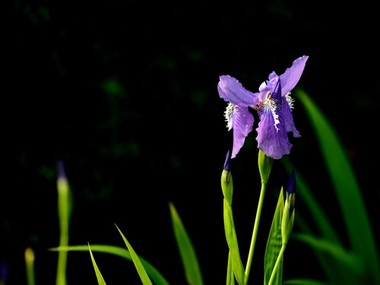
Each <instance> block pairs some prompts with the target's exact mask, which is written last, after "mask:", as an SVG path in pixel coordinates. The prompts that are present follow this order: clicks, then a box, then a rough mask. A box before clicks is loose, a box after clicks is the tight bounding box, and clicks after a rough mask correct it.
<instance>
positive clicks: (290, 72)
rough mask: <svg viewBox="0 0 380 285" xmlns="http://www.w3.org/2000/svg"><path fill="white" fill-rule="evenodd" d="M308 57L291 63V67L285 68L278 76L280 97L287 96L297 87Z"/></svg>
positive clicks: (302, 57) (305, 56)
mask: <svg viewBox="0 0 380 285" xmlns="http://www.w3.org/2000/svg"><path fill="white" fill-rule="evenodd" d="M308 58H309V56H307V55H304V56H301V57H299V58H297V59H296V60H294V61H293V64H292V66H291V67H289V68H287V69H286V70H285V72H284V73H283V74H282V75H280V80H281V84H282V96H285V95H286V94H288V92H290V91H292V90H293V88H294V87H295V86H296V85H297V83H298V81H299V80H300V78H301V75H302V73H303V70H304V68H305V64H306V61H307V60H308Z"/></svg>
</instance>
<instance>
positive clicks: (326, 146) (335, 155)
mask: <svg viewBox="0 0 380 285" xmlns="http://www.w3.org/2000/svg"><path fill="white" fill-rule="evenodd" d="M296 96H297V97H298V98H299V99H300V101H301V102H302V104H303V105H304V107H305V109H306V111H307V112H306V113H307V114H308V115H309V119H310V121H311V124H312V126H313V127H314V130H315V133H316V136H317V139H318V141H319V145H320V149H321V152H322V155H323V158H324V160H325V163H326V166H327V170H328V173H329V175H330V178H331V181H332V183H333V185H334V190H335V193H336V195H337V200H338V203H339V206H340V209H341V211H342V216H343V219H344V222H345V226H346V229H347V233H348V239H349V241H350V244H351V247H352V250H353V251H354V253H355V254H356V255H358V256H360V258H361V259H362V261H363V262H364V263H365V266H364V267H363V268H366V270H367V271H368V272H370V275H372V276H371V278H372V279H373V281H375V282H376V284H380V262H379V259H378V250H377V248H376V242H375V240H374V234H373V231H372V228H371V225H370V219H369V217H368V214H367V211H366V208H365V204H364V201H363V198H362V196H361V193H360V189H359V185H358V182H357V180H356V176H355V173H354V171H353V169H352V167H351V164H350V161H349V159H348V157H347V154H346V152H345V150H344V149H343V147H342V144H341V142H340V140H339V138H338V136H337V134H336V131H335V130H334V128H333V127H332V126H331V124H330V122H329V121H328V120H327V119H326V117H325V116H324V114H323V113H322V112H321V111H320V110H319V108H318V107H317V106H316V104H315V103H314V102H313V101H312V100H311V98H310V97H309V96H308V95H307V94H306V93H305V92H304V91H303V90H301V89H298V90H296Z"/></svg>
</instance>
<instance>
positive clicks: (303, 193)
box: [281, 157, 353, 284]
mask: <svg viewBox="0 0 380 285" xmlns="http://www.w3.org/2000/svg"><path fill="white" fill-rule="evenodd" d="M281 161H282V163H283V165H284V166H285V168H286V169H287V171H288V172H289V173H290V172H291V171H292V170H296V168H295V167H294V166H293V165H292V163H291V162H290V161H289V159H287V158H286V157H285V158H283V159H282V160H281ZM296 171H297V186H296V187H297V197H299V198H300V200H302V203H305V204H306V205H307V209H308V210H309V211H310V213H311V216H312V217H313V220H314V223H315V225H316V226H317V229H318V234H317V235H318V236H322V237H324V238H325V239H328V240H330V241H331V242H335V243H340V244H343V243H342V241H341V240H340V238H339V236H338V234H337V232H336V230H335V229H334V228H333V225H332V224H331V222H330V219H329V218H328V217H327V216H326V214H325V212H324V211H323V209H322V207H321V206H320V204H319V202H318V200H317V199H316V198H315V197H314V195H313V194H312V190H311V188H310V186H309V185H308V184H307V183H306V181H305V179H304V178H303V177H302V175H301V173H300V171H299V170H296ZM296 223H297V224H298V225H299V226H300V228H301V229H302V230H303V231H305V232H306V233H309V234H312V232H313V231H312V230H311V228H310V227H309V225H308V224H307V223H305V222H304V221H303V219H302V216H301V215H300V214H298V218H297V219H296ZM311 249H312V250H313V251H314V254H315V256H316V257H317V259H318V260H319V264H320V266H321V267H322V269H323V271H324V272H325V274H326V277H327V279H328V280H329V282H331V283H332V284H347V283H349V280H353V276H352V275H351V274H350V272H347V270H346V269H345V268H344V267H342V266H341V264H339V263H338V262H337V260H336V259H332V258H331V257H330V256H329V255H327V254H325V253H324V252H321V251H320V250H318V249H316V248H314V247H312V248H311Z"/></svg>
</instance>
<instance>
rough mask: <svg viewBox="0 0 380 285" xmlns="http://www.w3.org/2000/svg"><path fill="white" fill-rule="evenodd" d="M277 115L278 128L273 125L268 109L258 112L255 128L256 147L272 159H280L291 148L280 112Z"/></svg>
mask: <svg viewBox="0 0 380 285" xmlns="http://www.w3.org/2000/svg"><path fill="white" fill-rule="evenodd" d="M278 115H279V118H278V119H279V121H280V123H279V127H278V130H276V128H275V127H274V123H275V121H274V118H273V115H272V112H271V111H270V110H266V111H264V112H261V113H260V122H259V124H258V127H257V129H256V130H257V137H256V140H257V147H258V148H259V149H261V150H262V151H263V152H264V153H265V154H266V155H267V156H269V157H272V158H273V159H280V158H281V157H282V156H283V155H286V154H289V153H290V149H291V148H292V145H291V143H290V142H289V139H288V134H287V132H286V129H285V127H284V119H283V117H282V113H281V112H280V113H279V114H278Z"/></svg>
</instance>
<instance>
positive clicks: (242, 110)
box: [231, 106, 254, 158]
mask: <svg viewBox="0 0 380 285" xmlns="http://www.w3.org/2000/svg"><path fill="white" fill-rule="evenodd" d="M232 116H233V117H232V131H233V145H232V154H231V158H234V157H235V156H236V155H237V154H238V152H239V151H240V149H241V147H242V146H243V145H244V141H245V138H246V137H247V136H248V134H249V133H250V132H251V131H252V127H253V122H254V118H253V115H252V114H251V113H250V112H249V110H248V107H243V106H235V110H234V113H233V115H232Z"/></svg>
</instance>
